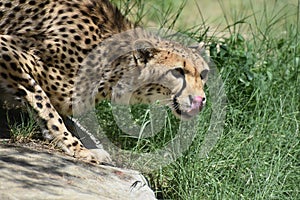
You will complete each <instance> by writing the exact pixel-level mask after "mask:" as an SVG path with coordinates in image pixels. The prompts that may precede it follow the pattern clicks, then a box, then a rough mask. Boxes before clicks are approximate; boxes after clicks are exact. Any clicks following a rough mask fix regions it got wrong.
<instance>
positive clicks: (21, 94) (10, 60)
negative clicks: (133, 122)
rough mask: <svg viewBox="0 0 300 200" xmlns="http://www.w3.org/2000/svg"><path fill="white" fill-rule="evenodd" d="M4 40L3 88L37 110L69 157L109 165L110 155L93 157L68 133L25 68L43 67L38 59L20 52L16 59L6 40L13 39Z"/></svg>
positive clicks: (0, 65) (0, 54) (0, 60)
mask: <svg viewBox="0 0 300 200" xmlns="http://www.w3.org/2000/svg"><path fill="white" fill-rule="evenodd" d="M1 38H2V41H1V40H0V42H1V44H2V45H3V46H4V47H2V51H0V75H1V76H0V87H2V88H4V89H6V90H7V92H9V93H11V94H12V95H13V96H15V97H18V98H21V99H23V100H25V102H26V103H28V104H29V105H30V106H31V107H33V109H34V110H35V111H36V112H37V114H38V117H39V118H40V119H41V120H42V121H43V122H45V125H46V128H47V129H48V131H49V134H50V136H51V137H52V138H53V140H54V141H55V142H56V144H57V145H58V146H60V147H61V148H62V150H64V151H65V152H66V153H67V154H69V155H71V156H74V157H76V158H78V159H81V160H84V161H88V162H92V163H100V162H109V161H110V158H109V155H108V153H106V152H105V151H104V150H103V151H100V152H99V151H98V153H97V154H94V153H92V152H91V151H90V150H88V149H86V148H85V147H84V146H83V145H82V143H81V142H80V141H79V139H77V138H76V137H74V136H73V135H72V134H71V133H70V132H69V131H68V130H67V128H66V126H65V124H64V122H63V120H62V118H61V116H60V115H59V114H58V112H57V111H56V109H55V108H54V106H53V105H52V104H51V101H50V99H49V98H48V96H47V95H46V93H45V92H44V91H43V89H42V87H41V86H40V85H39V84H38V83H37V82H36V81H35V80H34V79H33V78H32V77H31V76H30V74H29V73H27V72H26V69H24V68H23V66H29V67H28V68H30V69H34V68H35V67H41V66H40V65H39V63H37V62H36V61H35V59H34V57H33V56H32V55H30V54H26V53H24V52H19V53H20V55H21V53H22V56H16V55H17V51H16V49H17V47H16V46H15V45H14V46H11V43H9V42H8V40H7V39H6V38H8V39H11V38H9V36H8V37H5V38H4V36H2V37H1ZM3 38H4V39H3ZM0 49H1V48H0ZM24 57H25V58H24ZM35 65H36V66H35Z"/></svg>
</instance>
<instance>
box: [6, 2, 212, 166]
mask: <svg viewBox="0 0 300 200" xmlns="http://www.w3.org/2000/svg"><path fill="white" fill-rule="evenodd" d="M133 28H134V25H133V24H132V23H131V22H129V21H128V20H127V19H126V18H125V17H124V16H122V14H121V13H120V12H119V10H118V9H117V8H115V7H114V6H113V5H112V4H111V3H110V2H109V1H108V0H72V1H68V0H3V1H1V2H0V44H1V46H0V91H5V95H8V96H13V97H14V98H16V99H18V100H21V101H22V102H24V103H25V104H28V105H30V106H31V107H32V108H33V109H34V110H35V111H36V112H37V115H38V117H39V118H40V120H41V121H43V123H44V124H45V126H46V129H47V130H48V131H49V134H50V135H51V136H52V137H53V139H55V141H57V144H59V145H60V146H61V147H62V149H63V150H64V151H65V152H67V153H68V154H70V155H72V156H75V157H78V158H80V159H83V160H88V161H92V162H99V161H106V160H107V159H108V157H107V155H106V154H105V153H104V154H103V155H100V157H98V158H96V157H95V155H94V154H92V153H91V152H90V151H89V150H87V149H86V148H85V147H84V146H83V145H82V144H81V142H80V141H79V140H78V139H77V138H76V137H74V136H73V135H72V134H71V133H70V132H69V131H68V129H67V128H66V126H65V125H64V118H65V117H66V116H69V115H72V114H74V111H78V112H82V111H84V110H85V109H87V107H88V106H89V105H91V104H93V103H95V102H96V103H97V102H99V101H101V100H103V99H109V100H112V101H114V102H116V103H123V104H124V103H125V104H126V103H152V102H155V101H156V100H167V101H166V103H165V104H166V105H169V106H170V107H171V109H172V110H173V112H174V114H175V115H177V116H179V117H183V118H191V117H193V116H194V115H195V114H196V113H197V112H198V111H199V110H201V108H202V106H203V105H204V104H205V94H204V91H203V87H204V84H205V81H206V73H207V71H208V67H207V64H206V63H205V61H204V60H203V59H202V57H201V56H200V55H198V53H196V52H195V51H193V50H191V49H189V48H185V47H183V46H181V45H179V44H174V43H171V42H169V41H166V40H163V39H161V38H159V37H157V36H156V35H155V34H150V33H147V32H145V31H143V30H142V29H135V30H133V31H131V30H132V29H133ZM123 32H124V33H125V34H122V33H123ZM116 35H117V36H116ZM120 52H122V54H120Z"/></svg>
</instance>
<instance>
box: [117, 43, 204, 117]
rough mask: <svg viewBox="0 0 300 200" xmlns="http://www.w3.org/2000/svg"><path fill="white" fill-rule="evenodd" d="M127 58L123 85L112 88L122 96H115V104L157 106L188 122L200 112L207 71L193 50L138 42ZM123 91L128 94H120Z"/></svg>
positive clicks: (175, 45) (163, 44)
mask: <svg viewBox="0 0 300 200" xmlns="http://www.w3.org/2000/svg"><path fill="white" fill-rule="evenodd" d="M130 58H131V59H130V62H129V64H128V65H129V66H130V67H129V68H130V69H131V70H129V72H128V73H127V75H125V76H124V77H125V78H123V80H126V81H124V82H122V83H120V84H117V87H116V88H122V89H123V90H122V91H123V93H118V92H115V94H116V95H113V96H114V98H113V99H114V100H115V101H119V102H122V101H123V100H124V99H128V98H130V104H135V103H147V104H149V103H150V104H151V103H154V102H159V103H161V104H163V105H167V106H169V107H170V108H171V109H172V111H173V113H174V114H175V115H176V116H177V117H179V118H181V119H190V118H192V117H194V116H195V115H196V114H198V113H199V111H201V110H202V108H203V107H204V105H205V103H206V96H205V93H204V85H205V83H206V81H207V75H208V71H209V68H208V64H207V63H206V62H205V61H204V59H203V58H202V57H201V56H200V54H199V53H197V52H196V51H195V50H192V49H190V48H185V47H183V46H181V45H179V44H174V43H173V42H168V41H159V42H157V43H153V42H151V41H148V40H139V41H135V42H134V51H132V52H131V53H130ZM133 69H135V70H133ZM124 88H130V91H127V92H124V91H126V89H124ZM129 93H130V97H129V96H127V95H126V94H129ZM122 99H123V100H122Z"/></svg>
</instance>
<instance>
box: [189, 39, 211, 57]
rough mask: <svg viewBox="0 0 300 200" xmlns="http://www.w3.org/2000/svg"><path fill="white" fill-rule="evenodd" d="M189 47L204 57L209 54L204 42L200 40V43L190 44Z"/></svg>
mask: <svg viewBox="0 0 300 200" xmlns="http://www.w3.org/2000/svg"><path fill="white" fill-rule="evenodd" d="M189 48H190V49H192V50H193V51H194V52H196V53H198V54H199V55H201V56H203V57H205V56H207V51H206V48H205V43H204V42H200V43H199V44H195V45H192V46H189Z"/></svg>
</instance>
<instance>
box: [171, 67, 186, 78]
mask: <svg viewBox="0 0 300 200" xmlns="http://www.w3.org/2000/svg"><path fill="white" fill-rule="evenodd" d="M171 73H172V74H173V76H175V77H176V78H180V77H182V76H184V70H183V69H182V68H180V67H177V68H175V69H172V70H171Z"/></svg>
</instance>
